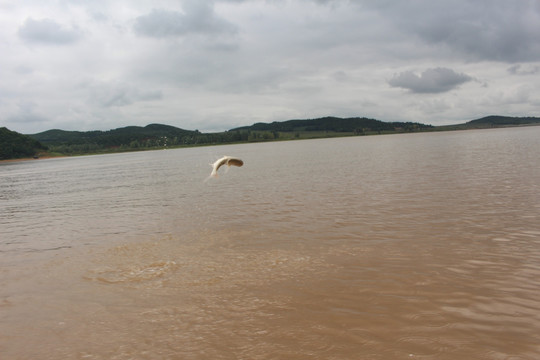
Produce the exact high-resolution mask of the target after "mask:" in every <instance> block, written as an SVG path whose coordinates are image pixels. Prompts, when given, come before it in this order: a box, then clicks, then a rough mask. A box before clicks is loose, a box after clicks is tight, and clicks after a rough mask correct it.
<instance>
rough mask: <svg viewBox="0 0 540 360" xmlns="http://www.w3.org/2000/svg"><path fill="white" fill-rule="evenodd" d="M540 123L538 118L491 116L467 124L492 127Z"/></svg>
mask: <svg viewBox="0 0 540 360" xmlns="http://www.w3.org/2000/svg"><path fill="white" fill-rule="evenodd" d="M538 123H540V118H538V117H511V116H498V115H490V116H486V117H483V118H480V119H476V120H471V121H469V122H467V123H466V124H467V125H470V126H476V125H482V126H485V125H490V126H518V125H532V124H538Z"/></svg>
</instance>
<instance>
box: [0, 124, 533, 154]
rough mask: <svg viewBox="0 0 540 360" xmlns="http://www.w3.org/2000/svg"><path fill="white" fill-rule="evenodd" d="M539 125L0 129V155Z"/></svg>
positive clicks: (135, 149) (84, 152)
mask: <svg viewBox="0 0 540 360" xmlns="http://www.w3.org/2000/svg"><path fill="white" fill-rule="evenodd" d="M535 124H540V118H536V117H504V116H487V117H484V118H481V119H477V120H472V121H469V122H466V123H463V124H457V125H448V126H432V125H425V124H420V123H413V122H383V121H380V120H375V119H368V118H359V117H355V118H338V117H323V118H319V119H308V120H288V121H282V122H278V121H275V122H272V123H256V124H253V125H251V126H243V127H239V128H235V129H231V130H229V131H224V132H218V133H201V132H199V131H198V130H184V129H180V128H177V127H174V126H169V125H161V124H150V125H147V126H145V127H140V126H128V127H123V128H118V129H113V130H109V131H86V132H82V131H64V130H48V131H45V132H42V133H38V134H33V135H28V136H25V135H21V134H18V133H15V132H12V131H9V130H7V129H6V128H2V129H0V130H1V131H2V132H1V133H0V146H1V148H0V159H10V158H21V157H32V156H35V154H36V153H39V152H40V151H41V152H43V151H44V150H45V149H47V148H48V154H49V155H83V154H96V153H109V152H123V151H138V150H151V149H163V148H172V147H182V146H198V145H213V144H230V143H243V142H259V141H276V140H296V139H313V138H327V137H343V136H359V135H376V134H395V133H408V132H420V131H447V130H466V129H481V128H492V127H506V126H523V125H535Z"/></svg>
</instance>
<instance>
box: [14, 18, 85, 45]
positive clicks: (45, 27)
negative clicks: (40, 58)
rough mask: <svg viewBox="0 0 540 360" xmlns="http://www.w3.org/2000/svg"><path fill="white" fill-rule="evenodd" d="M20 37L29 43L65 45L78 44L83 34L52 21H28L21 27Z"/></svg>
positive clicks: (30, 19) (29, 19)
mask: <svg viewBox="0 0 540 360" xmlns="http://www.w3.org/2000/svg"><path fill="white" fill-rule="evenodd" d="M18 35H19V37H20V38H21V39H23V40H24V41H26V42H29V43H42V44H53V45H54V44H56V45H64V44H70V43H73V42H76V41H77V40H78V39H79V38H80V37H81V33H80V32H79V31H78V30H77V29H74V28H71V29H68V28H65V27H63V26H62V25H60V24H58V23H56V22H55V21H54V20H51V19H43V20H34V19H32V18H28V19H26V21H25V22H24V24H23V25H22V26H21V27H19V31H18Z"/></svg>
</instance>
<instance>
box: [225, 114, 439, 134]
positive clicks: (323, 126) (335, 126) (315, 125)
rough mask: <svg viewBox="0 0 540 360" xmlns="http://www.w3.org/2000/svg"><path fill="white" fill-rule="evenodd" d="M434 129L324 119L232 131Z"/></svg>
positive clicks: (412, 124)
mask: <svg viewBox="0 0 540 360" xmlns="http://www.w3.org/2000/svg"><path fill="white" fill-rule="evenodd" d="M429 128H432V126H431V125H424V124H420V123H412V122H384V121H380V120H375V119H368V118H359V117H355V118H338V117H331V116H328V117H323V118H318V119H308V120H287V121H281V122H278V121H274V122H272V123H256V124H253V125H251V126H243V127H239V128H235V129H232V130H231V131H241V130H249V131H281V132H306V131H331V132H342V133H343V132H350V133H368V132H383V131H384V132H393V131H418V130H422V129H429Z"/></svg>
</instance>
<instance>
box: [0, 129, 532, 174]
mask: <svg viewBox="0 0 540 360" xmlns="http://www.w3.org/2000/svg"><path fill="white" fill-rule="evenodd" d="M527 126H540V122H536V123H524V124H519V123H516V124H486V123H478V124H475V126H471V125H470V124H469V125H468V126H467V124H456V125H440V126H435V127H432V128H429V129H421V130H415V131H379V132H375V131H370V132H368V133H363V134H356V133H353V132H340V131H300V132H297V133H298V134H299V135H300V136H298V137H295V136H289V137H286V138H285V137H279V138H274V139H272V138H269V139H257V140H244V141H242V140H239V141H233V142H214V143H212V142H209V143H195V144H183V145H173V146H166V147H150V148H139V149H133V148H130V149H125V150H120V149H112V148H111V149H102V150H101V151H96V152H87V153H75V154H63V153H58V154H54V153H53V154H52V155H51V154H49V153H46V152H45V153H42V155H38V157H25V158H16V159H1V160H0V164H4V163H12V162H26V161H32V160H37V161H38V160H44V159H55V158H64V157H75V156H87V155H105V154H118V153H125V152H140V151H155V150H165V149H179V148H190V147H201V146H219V145H232V144H253V143H259V142H277V141H294V140H310V139H325V138H339V137H357V136H376V135H393V134H414V133H428V132H447V131H468V130H488V129H501V128H503V129H508V128H513V127H527ZM231 131H232V130H231ZM252 132H253V133H267V132H268V130H252ZM278 133H280V134H288V133H290V134H292V133H294V132H291V131H278Z"/></svg>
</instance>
